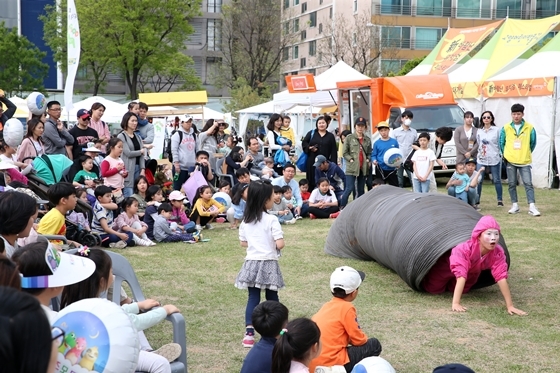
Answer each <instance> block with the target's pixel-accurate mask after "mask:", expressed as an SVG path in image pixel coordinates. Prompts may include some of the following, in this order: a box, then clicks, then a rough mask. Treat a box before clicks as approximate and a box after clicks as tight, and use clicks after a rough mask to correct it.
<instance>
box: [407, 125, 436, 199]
mask: <svg viewBox="0 0 560 373" xmlns="http://www.w3.org/2000/svg"><path fill="white" fill-rule="evenodd" d="M418 143H419V144H420V149H418V150H416V151H415V152H414V155H413V156H412V158H411V160H412V162H413V169H414V173H413V175H412V183H413V185H414V191H415V192H416V193H428V192H429V191H430V179H431V178H432V176H433V169H434V162H435V161H436V155H435V154H434V151H433V150H432V149H430V148H428V144H429V143H430V135H429V134H428V133H427V132H422V133H421V134H420V135H418Z"/></svg>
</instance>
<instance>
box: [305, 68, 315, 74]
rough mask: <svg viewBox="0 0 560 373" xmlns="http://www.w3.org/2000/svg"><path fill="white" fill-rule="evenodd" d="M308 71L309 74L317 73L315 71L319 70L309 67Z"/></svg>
mask: <svg viewBox="0 0 560 373" xmlns="http://www.w3.org/2000/svg"><path fill="white" fill-rule="evenodd" d="M307 72H308V73H309V74H313V75H315V73H316V72H317V70H315V69H309V70H307Z"/></svg>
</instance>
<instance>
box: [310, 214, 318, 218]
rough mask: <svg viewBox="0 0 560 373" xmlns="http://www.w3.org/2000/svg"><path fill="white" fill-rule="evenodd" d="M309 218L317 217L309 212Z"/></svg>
mask: <svg viewBox="0 0 560 373" xmlns="http://www.w3.org/2000/svg"><path fill="white" fill-rule="evenodd" d="M309 219H317V217H316V216H315V215H313V214H309Z"/></svg>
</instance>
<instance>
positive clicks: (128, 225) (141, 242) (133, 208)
mask: <svg viewBox="0 0 560 373" xmlns="http://www.w3.org/2000/svg"><path fill="white" fill-rule="evenodd" d="M122 207H123V210H124V211H123V212H121V213H120V214H119V216H117V218H116V219H115V222H114V223H113V229H114V230H116V231H117V232H122V233H126V232H130V233H132V239H133V240H134V242H135V243H136V245H138V246H155V245H156V244H155V242H152V241H151V240H150V239H149V238H148V236H147V235H146V231H147V230H148V225H147V224H146V223H144V222H141V221H140V218H139V217H138V201H137V200H136V198H134V197H128V198H125V200H124V201H123V203H122Z"/></svg>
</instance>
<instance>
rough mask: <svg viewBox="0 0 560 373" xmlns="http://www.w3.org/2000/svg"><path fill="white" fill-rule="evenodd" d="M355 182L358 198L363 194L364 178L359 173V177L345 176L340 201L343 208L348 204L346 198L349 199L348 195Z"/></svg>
mask: <svg viewBox="0 0 560 373" xmlns="http://www.w3.org/2000/svg"><path fill="white" fill-rule="evenodd" d="M356 181H357V182H358V196H357V197H358V198H359V197H360V196H361V195H363V194H364V189H365V186H366V176H365V175H364V174H363V172H362V171H360V175H359V176H353V175H346V182H345V183H344V194H343V195H342V198H341V199H340V206H341V207H344V206H346V205H347V204H348V197H350V193H352V191H354V189H355V185H356Z"/></svg>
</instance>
